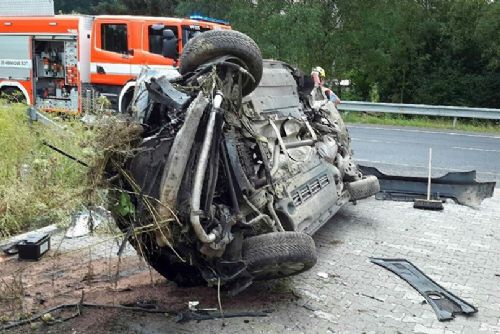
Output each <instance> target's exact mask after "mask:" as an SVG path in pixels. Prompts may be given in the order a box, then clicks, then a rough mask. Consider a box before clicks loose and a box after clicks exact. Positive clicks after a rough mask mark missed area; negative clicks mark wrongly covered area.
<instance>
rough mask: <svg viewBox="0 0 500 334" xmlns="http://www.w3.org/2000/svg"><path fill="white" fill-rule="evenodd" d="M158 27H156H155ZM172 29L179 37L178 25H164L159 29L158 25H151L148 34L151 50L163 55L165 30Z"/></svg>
mask: <svg viewBox="0 0 500 334" xmlns="http://www.w3.org/2000/svg"><path fill="white" fill-rule="evenodd" d="M155 28H156V29H155ZM165 29H170V30H172V31H173V32H174V34H175V35H176V36H175V37H176V38H177V39H179V36H177V27H175V26H172V27H169V26H164V27H163V28H160V29H158V28H157V27H156V26H149V29H148V36H149V52H151V53H156V54H159V55H161V54H162V52H161V51H162V48H163V30H165Z"/></svg>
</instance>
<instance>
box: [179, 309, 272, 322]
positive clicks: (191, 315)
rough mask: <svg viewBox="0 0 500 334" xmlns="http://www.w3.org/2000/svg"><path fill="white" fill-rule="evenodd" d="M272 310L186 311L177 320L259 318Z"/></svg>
mask: <svg viewBox="0 0 500 334" xmlns="http://www.w3.org/2000/svg"><path fill="white" fill-rule="evenodd" d="M269 313H271V311H269V310H266V311H257V312H224V314H222V313H221V312H219V311H201V310H198V311H196V312H195V311H185V312H180V313H178V314H177V316H176V318H175V322H177V323H181V324H183V323H186V322H189V321H192V320H194V321H202V320H213V319H220V318H257V317H267V316H268V314H269Z"/></svg>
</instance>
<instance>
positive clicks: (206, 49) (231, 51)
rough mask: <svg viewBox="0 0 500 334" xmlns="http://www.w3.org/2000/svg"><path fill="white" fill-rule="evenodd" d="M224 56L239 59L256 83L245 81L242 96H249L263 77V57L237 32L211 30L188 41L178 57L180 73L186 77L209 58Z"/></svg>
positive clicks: (255, 46)
mask: <svg viewBox="0 0 500 334" xmlns="http://www.w3.org/2000/svg"><path fill="white" fill-rule="evenodd" d="M227 55H230V56H234V57H237V58H239V59H241V60H242V61H243V62H244V64H245V66H246V68H247V70H248V71H249V72H250V74H252V76H253V77H254V78H255V82H253V81H251V80H246V81H245V83H244V84H243V87H242V92H243V95H248V94H250V93H251V92H252V91H253V90H254V89H255V87H257V86H258V84H259V82H260V79H261V78H262V54H261V52H260V49H259V47H258V46H257V44H256V43H255V42H254V41H253V39H251V38H250V37H248V36H247V35H245V34H243V33H241V32H238V31H234V30H211V31H207V32H204V33H202V34H199V35H198V36H196V37H195V38H193V39H191V40H190V41H189V42H188V43H187V44H186V46H185V47H184V51H183V53H182V55H181V58H180V64H181V65H180V68H179V71H180V73H181V74H186V73H188V72H192V71H194V70H196V68H198V66H200V65H203V64H204V63H206V62H208V61H210V60H212V59H215V58H218V57H221V56H227Z"/></svg>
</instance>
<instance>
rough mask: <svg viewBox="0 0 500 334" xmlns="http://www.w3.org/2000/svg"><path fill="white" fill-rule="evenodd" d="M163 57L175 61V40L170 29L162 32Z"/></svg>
mask: <svg viewBox="0 0 500 334" xmlns="http://www.w3.org/2000/svg"><path fill="white" fill-rule="evenodd" d="M161 53H162V55H163V57H166V58H172V59H177V58H178V57H179V56H178V54H177V38H176V37H175V34H174V32H173V31H172V30H171V29H164V30H163V45H162V51H161Z"/></svg>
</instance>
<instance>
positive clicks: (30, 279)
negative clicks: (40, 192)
mask: <svg viewBox="0 0 500 334" xmlns="http://www.w3.org/2000/svg"><path fill="white" fill-rule="evenodd" d="M0 259H1V260H0V261H2V262H3V263H2V266H1V269H0V292H1V297H0V314H2V318H1V321H4V322H6V321H11V320H18V319H22V318H23V317H29V316H31V315H33V314H36V313H39V312H43V311H44V310H47V309H49V308H51V307H53V306H57V305H60V304H70V303H78V302H79V301H80V300H81V298H82V293H83V295H84V302H85V303H94V304H106V305H144V304H147V305H155V306H156V307H157V308H159V309H162V310H168V311H170V312H178V311H182V310H186V309H187V304H188V302H189V301H193V300H197V301H199V302H200V307H201V308H217V306H218V303H217V290H216V289H214V288H210V287H195V288H179V287H177V286H176V285H175V284H174V283H171V282H169V281H167V280H165V278H163V277H162V276H161V275H160V274H158V273H157V272H155V271H154V270H152V269H151V270H150V268H149V266H148V265H147V264H146V263H145V262H144V261H143V260H141V259H140V258H139V257H138V256H127V257H124V258H122V259H120V260H119V259H118V258H116V257H112V256H110V257H109V258H104V259H103V258H101V259H97V260H94V259H92V253H91V252H89V251H88V250H78V251H75V252H69V253H65V254H58V255H54V252H53V251H51V253H50V254H48V255H46V256H45V257H43V258H42V259H41V260H40V261H38V262H24V261H18V260H17V258H15V257H11V258H5V257H0ZM293 298H295V297H294V296H293V294H292V292H291V289H290V288H289V287H288V285H287V281H286V280H283V281H279V282H278V283H272V282H271V283H270V282H262V283H256V284H255V286H254V288H253V289H250V290H246V291H244V292H243V293H242V294H240V295H238V297H237V298H229V297H227V296H226V295H225V294H224V293H223V294H222V300H223V306H224V309H227V310H231V311H249V310H263V309H271V308H272V307H273V305H274V303H275V302H276V301H279V300H290V299H293ZM76 311H77V310H76V308H69V309H68V308H67V309H64V310H63V311H55V312H53V313H52V316H53V317H54V318H55V319H56V321H57V320H58V319H64V318H67V317H69V316H70V315H73V314H74V313H75V312H76ZM81 311H82V314H81V315H80V316H78V317H75V318H73V319H71V320H69V321H65V322H61V323H57V324H55V325H52V326H47V325H46V324H44V323H43V322H41V321H38V322H36V323H34V324H29V325H25V326H21V327H18V328H16V329H14V330H13V331H12V332H13V333H25V332H26V330H27V328H29V327H31V330H32V332H33V333H46V332H48V331H50V332H52V333H73V332H74V333H104V332H106V333H109V332H116V333H119V332H122V331H121V330H120V326H122V325H123V319H124V318H127V319H128V320H129V321H128V322H127V323H129V324H130V323H131V321H130V319H135V317H137V319H141V318H142V317H143V316H144V314H142V313H140V312H131V311H127V310H118V309H96V308H92V309H90V308H83V309H82V310H81ZM148 316H150V315H148ZM151 316H155V317H160V318H162V317H163V319H165V317H166V315H163V314H160V315H151ZM169 316H170V317H172V315H169ZM120 319H122V320H120ZM132 323H133V321H132ZM137 323H138V324H139V323H140V321H139V320H138V322H137ZM138 326H139V325H138ZM75 328H76V329H78V330H74V329H75Z"/></svg>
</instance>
